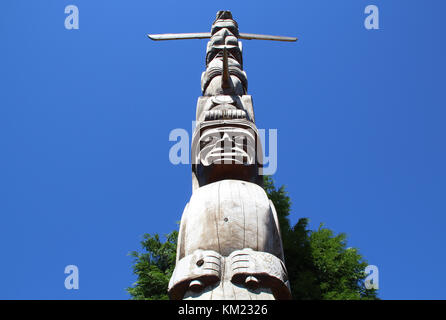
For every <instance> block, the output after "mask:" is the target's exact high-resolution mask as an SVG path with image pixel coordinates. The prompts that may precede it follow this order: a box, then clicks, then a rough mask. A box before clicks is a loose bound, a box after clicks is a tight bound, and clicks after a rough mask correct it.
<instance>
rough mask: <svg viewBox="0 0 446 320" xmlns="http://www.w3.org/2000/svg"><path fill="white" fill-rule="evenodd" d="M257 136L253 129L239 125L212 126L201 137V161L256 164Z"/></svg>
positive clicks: (206, 162)
mask: <svg viewBox="0 0 446 320" xmlns="http://www.w3.org/2000/svg"><path fill="white" fill-rule="evenodd" d="M255 150H256V136H255V133H254V132H253V131H252V130H249V129H244V128H238V127H221V128H210V129H207V130H205V131H203V132H202V133H201V136H200V139H199V152H198V154H197V156H198V159H197V160H199V162H200V163H201V164H203V165H205V166H208V165H211V164H254V163H255V155H256V153H255Z"/></svg>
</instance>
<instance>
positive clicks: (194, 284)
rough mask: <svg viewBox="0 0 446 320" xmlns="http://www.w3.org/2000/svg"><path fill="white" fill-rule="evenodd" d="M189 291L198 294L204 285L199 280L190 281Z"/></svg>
mask: <svg viewBox="0 0 446 320" xmlns="http://www.w3.org/2000/svg"><path fill="white" fill-rule="evenodd" d="M189 289H190V290H191V291H193V292H200V291H202V290H203V289H204V284H203V282H201V281H200V280H192V281H191V282H190V284H189Z"/></svg>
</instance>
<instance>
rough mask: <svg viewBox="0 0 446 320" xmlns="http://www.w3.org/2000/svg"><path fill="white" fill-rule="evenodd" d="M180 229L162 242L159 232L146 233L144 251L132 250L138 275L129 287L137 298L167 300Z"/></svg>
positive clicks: (143, 243)
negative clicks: (153, 233)
mask: <svg viewBox="0 0 446 320" xmlns="http://www.w3.org/2000/svg"><path fill="white" fill-rule="evenodd" d="M177 238H178V231H176V230H175V231H172V232H171V233H169V234H168V235H166V241H165V242H164V243H162V242H161V240H160V237H159V235H158V234H155V235H153V236H152V235H150V234H147V233H146V234H144V236H143V240H142V241H141V246H142V248H143V250H144V252H143V253H139V252H137V251H132V252H131V253H130V255H131V256H133V257H134V258H135V260H134V265H133V273H134V274H136V275H137V276H138V279H137V280H136V283H134V284H133V287H130V288H127V291H128V292H129V293H130V295H131V296H132V298H133V299H135V300H167V299H169V297H168V295H167V285H168V284H169V279H170V277H171V275H172V272H173V269H174V268H175V257H176V249H177Z"/></svg>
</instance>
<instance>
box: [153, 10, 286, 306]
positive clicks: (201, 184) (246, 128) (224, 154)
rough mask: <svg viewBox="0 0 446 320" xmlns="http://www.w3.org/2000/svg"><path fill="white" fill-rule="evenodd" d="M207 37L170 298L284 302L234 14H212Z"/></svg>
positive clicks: (278, 245)
mask: <svg viewBox="0 0 446 320" xmlns="http://www.w3.org/2000/svg"><path fill="white" fill-rule="evenodd" d="M189 35H190V34H189ZM208 37H209V38H210V40H209V42H208V44H207V50H206V70H205V72H203V74H202V77H201V88H202V93H203V96H201V97H199V98H198V103H197V111H196V128H195V131H194V134H193V138H192V150H191V157H192V189H193V192H192V196H191V198H190V201H189V203H188V204H187V205H186V207H185V209H184V212H183V215H182V218H181V224H180V230H179V236H178V249H177V260H176V266H175V270H174V273H173V275H172V277H171V279H170V283H169V289H168V292H169V296H170V297H171V299H209V300H210V299H220V300H221V299H225V300H226V299H230V300H241V299H248V300H250V299H262V300H264V299H289V298H290V297H291V296H290V287H289V281H288V276H287V270H286V268H285V261H284V255H283V249H282V240H281V235H280V229H279V221H278V217H277V213H276V210H275V208H274V205H273V203H272V202H271V200H269V199H268V196H267V194H266V193H265V191H264V189H263V175H262V149H261V143H260V137H259V133H258V130H257V128H256V125H255V122H254V110H253V103H252V98H251V96H250V95H248V94H247V86H248V81H247V76H246V73H245V71H243V58H242V43H241V42H240V41H239V38H241V37H240V34H239V30H238V25H237V22H236V21H234V20H233V18H232V14H231V12H229V11H219V12H218V13H217V18H216V20H215V21H214V23H213V24H212V29H211V32H210V34H209V35H208ZM157 40H160V39H157ZM288 41H289V40H288Z"/></svg>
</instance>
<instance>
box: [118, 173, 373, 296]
mask: <svg viewBox="0 0 446 320" xmlns="http://www.w3.org/2000/svg"><path fill="white" fill-rule="evenodd" d="M264 188H265V191H266V193H267V194H268V197H269V198H270V199H271V201H272V202H273V203H274V206H275V207H276V211H277V215H278V218H279V224H280V229H281V233H282V241H283V249H284V253H285V264H286V266H287V269H288V275H289V278H290V285H291V291H292V296H293V299H298V300H309V299H312V300H314V299H327V300H334V299H342V300H347V299H377V292H376V291H375V290H366V289H365V286H364V279H365V274H364V269H365V268H366V266H367V262H366V261H365V260H364V259H363V258H362V256H361V255H360V254H359V252H358V250H357V249H355V248H347V241H346V235H345V234H344V233H340V234H337V235H335V234H334V233H333V231H331V230H330V229H328V228H325V227H324V226H323V225H322V224H321V225H320V226H319V228H318V230H315V231H312V230H309V229H308V219H307V218H301V219H299V221H298V222H297V223H296V224H295V225H294V226H293V227H291V224H290V221H289V215H290V212H291V200H290V198H289V196H288V194H287V192H286V191H285V187H284V186H281V187H280V188H278V189H277V188H276V187H275V186H274V182H273V180H272V178H271V177H265V180H264ZM177 236H178V232H177V231H173V232H171V233H169V234H168V235H166V240H165V242H161V240H160V237H159V235H158V234H155V235H153V236H152V235H149V234H145V235H144V238H143V240H142V241H141V245H142V248H143V251H144V252H143V253H138V252H135V251H134V252H131V255H132V256H133V257H134V258H135V260H134V265H133V272H134V274H136V275H137V281H136V283H134V285H133V287H130V288H128V289H127V291H128V292H129V293H130V295H131V296H132V298H133V299H147V300H159V299H168V296H167V285H168V283H169V279H170V276H171V275H172V272H173V269H174V267H175V254H176V244H177V242H176V241H177Z"/></svg>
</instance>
